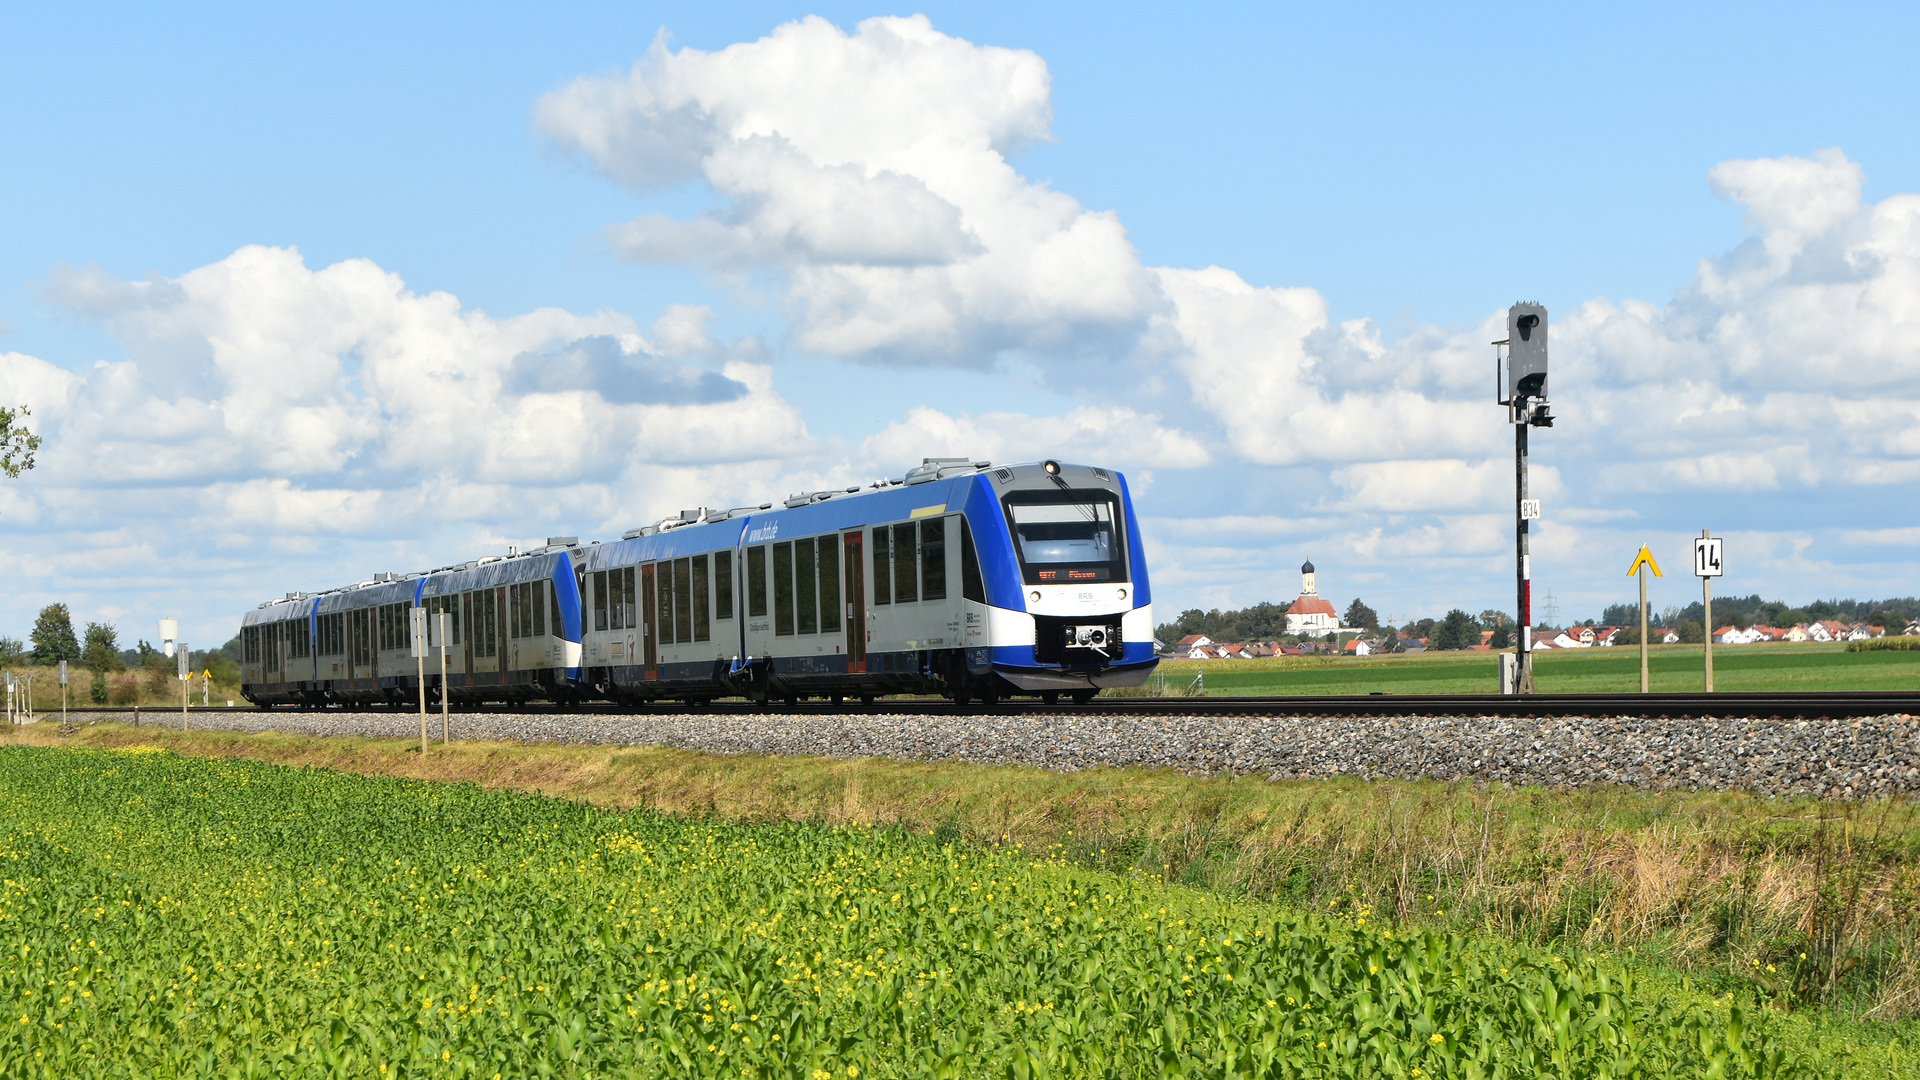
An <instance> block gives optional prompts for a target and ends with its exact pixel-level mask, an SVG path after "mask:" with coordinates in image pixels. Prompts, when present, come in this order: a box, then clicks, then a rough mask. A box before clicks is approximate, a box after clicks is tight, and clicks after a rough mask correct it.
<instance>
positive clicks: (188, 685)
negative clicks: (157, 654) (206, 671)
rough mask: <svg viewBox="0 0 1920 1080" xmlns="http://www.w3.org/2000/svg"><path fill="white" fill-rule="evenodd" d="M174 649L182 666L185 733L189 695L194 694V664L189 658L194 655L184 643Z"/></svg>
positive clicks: (181, 723) (181, 709)
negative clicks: (176, 650)
mask: <svg viewBox="0 0 1920 1080" xmlns="http://www.w3.org/2000/svg"><path fill="white" fill-rule="evenodd" d="M174 648H176V649H178V650H179V651H178V652H176V653H174V656H175V657H176V658H177V659H178V661H179V664H180V730H181V731H185V730H187V695H188V694H191V693H192V692H193V687H192V682H193V662H192V661H191V660H190V659H188V658H189V657H190V656H192V655H193V654H192V652H191V651H190V650H189V649H188V648H187V643H186V642H184V641H182V642H180V643H179V644H178V645H176V646H174Z"/></svg>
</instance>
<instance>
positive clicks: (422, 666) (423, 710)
mask: <svg viewBox="0 0 1920 1080" xmlns="http://www.w3.org/2000/svg"><path fill="white" fill-rule="evenodd" d="M412 613H413V666H414V672H415V675H416V677H417V678H418V679H419V680H420V758H421V760H423V761H424V760H426V756H427V609H426V608H421V607H416V608H413V609H412Z"/></svg>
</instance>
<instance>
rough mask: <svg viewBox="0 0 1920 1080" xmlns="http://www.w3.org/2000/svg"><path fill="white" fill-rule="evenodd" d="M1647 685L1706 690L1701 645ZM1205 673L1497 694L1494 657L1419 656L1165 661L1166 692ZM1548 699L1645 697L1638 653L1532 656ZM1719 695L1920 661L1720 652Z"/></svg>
mask: <svg viewBox="0 0 1920 1080" xmlns="http://www.w3.org/2000/svg"><path fill="white" fill-rule="evenodd" d="M1647 651H1648V661H1647V668H1648V676H1649V681H1650V683H1651V684H1652V688H1653V689H1654V690H1657V691H1684V690H1701V689H1704V688H1705V687H1704V676H1703V674H1702V669H1703V658H1702V656H1701V649H1700V646H1698V645H1654V646H1650V647H1649V648H1648V650H1647ZM1203 669H1204V670H1205V672H1206V689H1207V692H1208V693H1209V694H1219V695H1229V696H1238V695H1262V694H1276V695H1290V694H1373V693H1391V694H1491V693H1495V692H1497V691H1498V690H1499V688H1500V660H1499V657H1498V656H1497V655H1496V654H1494V653H1484V652H1445V653H1416V654H1414V655H1412V656H1406V655H1395V656H1366V657H1350V656H1279V657H1269V658H1262V659H1258V660H1163V661H1161V662H1160V667H1159V671H1160V672H1161V673H1162V674H1163V675H1164V676H1165V678H1166V682H1167V686H1168V690H1169V692H1176V693H1177V692H1178V691H1179V690H1180V689H1181V688H1183V687H1185V686H1186V685H1187V684H1189V683H1190V682H1192V681H1193V677H1194V675H1195V674H1197V673H1198V672H1200V671H1201V670H1203ZM1533 673H1534V683H1535V686H1536V687H1537V688H1538V689H1539V691H1540V692H1541V693H1547V694H1572V693H1588V694H1591V693H1614V692H1618V693H1629V692H1637V691H1638V690H1639V689H1640V650H1639V649H1638V648H1637V647H1634V646H1615V647H1613V648H1607V649H1579V650H1573V649H1568V650H1564V651H1557V652H1556V651H1549V652H1537V653H1535V654H1534V656H1533ZM1713 686H1714V689H1715V690H1728V691H1737V690H1750V691H1767V690H1914V689H1920V652H1912V651H1880V650H1876V651H1861V652H1848V651H1847V650H1846V647H1845V646H1843V645H1839V644H1804V645H1802V644H1787V643H1775V644H1768V645H1721V646H1717V647H1716V648H1715V649H1714V650H1713Z"/></svg>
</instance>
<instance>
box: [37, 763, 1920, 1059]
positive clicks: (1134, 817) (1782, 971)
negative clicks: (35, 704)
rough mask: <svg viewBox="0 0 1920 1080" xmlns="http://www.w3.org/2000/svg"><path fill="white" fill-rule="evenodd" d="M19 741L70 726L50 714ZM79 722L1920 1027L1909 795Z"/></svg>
mask: <svg viewBox="0 0 1920 1080" xmlns="http://www.w3.org/2000/svg"><path fill="white" fill-rule="evenodd" d="M23 738H24V739H26V740H28V741H32V742H36V743H42V744H55V743H60V742H62V740H61V739H59V738H58V736H57V735H56V734H55V733H54V732H53V731H51V730H49V729H45V728H39V727H36V728H33V729H27V732H26V733H25V734H24V735H23ZM70 744H73V745H81V746H95V747H114V746H132V745H151V746H158V747H166V748H169V749H174V750H178V751H180V752H182V753H187V754H196V755H206V756H220V757H246V758H256V759H259V760H264V761H270V762H278V763H283V764H289V765H301V766H314V767H320V768H328V769H337V770H342V771H347V772H355V773H362V774H367V775H380V776H403V777H418V778H423V779H434V780H452V781H469V782H474V783H477V784H480V785H482V786H485V787H489V788H509V789H520V790H527V791H537V792H541V793H545V794H547V795H553V796H560V797H564V798H568V799H574V800H580V801H585V802H590V803H592V804H594V805H598V806H606V807H612V808H630V807H648V808H653V809H657V810H661V811H665V812H668V813H673V814H677V815H683V816H692V817H701V818H713V819H720V820H726V821H734V822H770V821H797V822H805V823H813V824H820V825H830V826H832V825H880V826H892V827H899V828H903V829H905V830H908V831H911V832H921V833H931V834H933V835H935V836H937V837H941V838H952V839H961V840H967V841H971V842H975V843H981V844H990V843H996V842H1002V843H1018V844H1021V845H1024V847H1025V848H1026V849H1027V850H1030V851H1058V852H1060V853H1061V854H1062V855H1063V856H1064V857H1066V858H1068V859H1071V860H1072V861H1074V862H1076V863H1078V864H1082V865H1090V866H1095V867H1099V868H1101V869H1107V870H1115V871H1128V870H1142V871H1146V872H1149V873H1151V874H1154V875H1156V876H1164V877H1166V878H1167V879H1169V880H1172V881H1176V882H1181V883H1185V884H1189V885H1194V886H1199V887H1202V888H1205V889H1208V890H1211V891H1215V892H1223V893H1231V894H1244V895H1249V896H1252V897H1257V898H1262V899H1267V900H1273V901H1277V902H1281V903H1284V904H1286V905H1288V906H1290V907H1294V908H1298V909H1303V910H1314V911H1335V912H1353V911H1356V910H1360V909H1371V910H1373V911H1375V912H1377V913H1378V914H1379V915H1380V916H1383V917H1386V918H1389V919H1391V920H1393V921H1394V922H1396V923H1403V924H1412V925H1418V926H1423V927H1430V928H1434V929H1438V930H1443V931H1453V932H1462V933H1471V934H1488V935H1494V936H1497V937H1500V938H1503V939H1507V940H1511V941H1517V942H1526V943H1531V944H1537V945H1553V946H1557V947H1559V946H1564V947H1577V948H1581V949H1592V950H1599V951H1604V952H1612V953H1618V954H1628V953H1631V955H1633V956H1635V957H1637V958H1638V959H1639V960H1641V961H1643V962H1645V963H1647V964H1648V965H1650V968H1651V969H1652V970H1659V971H1668V972H1672V973H1673V974H1674V976H1675V977H1676V979H1677V978H1680V977H1685V978H1687V979H1690V980H1692V981H1693V982H1694V983H1695V984H1696V985H1699V986H1701V987H1706V988H1711V989H1713V990H1714V991H1715V992H1721V991H1726V990H1730V989H1734V990H1739V991H1741V992H1743V993H1748V992H1751V993H1758V994H1760V995H1763V996H1765V997H1767V998H1768V999H1770V1000H1772V1001H1774V1002H1776V1003H1778V1004H1779V1005H1780V1006H1782V1007H1786V1008H1803V1007H1808V1006H1816V1005H1818V1006H1824V1007H1827V1008H1830V1009H1831V1010H1832V1014H1833V1015H1836V1016H1844V1017H1853V1018H1862V1019H1867V1020H1872V1021H1887V1022H1892V1021H1905V1022H1904V1023H1902V1024H1901V1030H1903V1031H1907V1034H1908V1036H1909V1037H1911V1036H1912V1035H1914V1034H1916V1033H1920V1031H1908V1030H1907V1029H1910V1028H1916V1029H1920V1025H1916V1024H1914V1023H1912V1021H1911V1018H1912V1017H1914V1016H1916V1015H1920V948H1917V947H1916V945H1917V944H1920V942H1916V935H1917V934H1920V914H1917V913H1916V897H1917V896H1920V804H1916V803H1915V802H1914V801H1912V800H1881V801H1878V802H1867V803H1829V802H1819V801H1814V800H1803V799H1794V800H1787V799H1764V798H1758V797H1754V796H1750V795H1745V794H1738V793H1706V794H1684V793H1674V792H1668V793H1649V792H1639V791H1633V790H1628V789H1621V788H1588V789H1578V790H1571V791H1546V790H1541V789H1516V790H1505V789H1500V788H1491V789H1486V790H1479V789H1476V788H1475V787H1474V786H1473V785H1470V784H1447V783H1438V782H1413V781H1361V780H1349V779H1330V780H1318V781H1301V782H1287V783H1268V782H1264V781H1258V780H1248V779H1246V778H1239V779H1230V778H1198V777H1190V776H1185V775H1182V774H1180V773H1177V772H1172V771H1169V770H1148V769H1111V770H1108V769H1099V770H1089V771H1086V772H1080V773H1055V772H1048V771H1045V770H1040V769H1031V768H1019V767H984V766H972V765H959V764H948V763H912V762H895V761H886V760H879V759H863V760H849V761H835V760H826V759H817V758H798V757H758V756H741V757H718V756H714V755H709V754H701V753H695V752H691V751H682V750H670V749H660V748H620V747H604V746H555V745H521V744H509V743H455V744H454V745H453V746H451V747H445V748H443V747H439V746H436V747H434V748H433V750H432V751H431V752H429V753H428V754H427V755H426V757H425V758H424V759H423V758H422V757H421V756H420V754H419V753H418V748H417V745H416V746H414V748H413V749H409V748H408V744H407V743H405V742H403V741H397V740H370V739H349V738H338V739H316V738H309V737H303V736H292V735H281V734H274V733H268V734H260V735H246V734H240V733H234V732H217V731H191V732H187V733H184V734H182V733H180V732H178V731H173V730H160V729H153V728H140V729H135V728H130V727H123V726H116V725H99V726H95V727H89V728H86V729H83V730H82V731H80V732H79V733H78V734H77V735H75V736H74V737H73V738H72V739H71V740H70ZM1803 954H1804V958H1803ZM1816 1015H1824V1012H1818V1013H1816ZM1876 1030H1877V1029H1876ZM1849 1037H1852V1036H1849ZM1861 1037H1865V1036H1861ZM1876 1037H1879V1036H1876Z"/></svg>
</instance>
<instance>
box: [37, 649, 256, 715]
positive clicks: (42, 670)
mask: <svg viewBox="0 0 1920 1080" xmlns="http://www.w3.org/2000/svg"><path fill="white" fill-rule="evenodd" d="M167 665H168V666H167V667H166V668H165V669H161V668H131V669H128V670H125V671H113V672H108V673H106V676H107V679H106V682H107V700H106V701H104V702H96V701H94V700H93V696H92V695H93V672H92V671H89V670H88V669H86V668H83V667H79V666H78V665H75V666H72V667H70V668H69V669H68V671H67V679H68V685H67V704H68V705H69V706H71V707H73V708H76V709H77V708H80V707H82V706H87V707H92V706H95V705H114V706H122V705H124V706H126V707H128V708H132V707H133V706H135V705H138V706H140V707H141V708H143V709H144V708H160V709H165V708H173V709H178V708H179V707H180V679H179V676H178V674H177V673H176V670H175V668H174V667H173V666H172V665H173V662H172V661H171V660H169V661H168V662H167ZM7 670H8V671H11V672H13V677H14V680H15V682H16V684H18V685H17V687H16V689H15V690H14V700H13V704H14V708H16V709H19V710H21V711H23V712H24V711H25V710H26V707H27V700H26V689H25V681H26V680H27V679H28V678H29V677H31V678H32V679H33V712H34V715H35V716H42V717H44V716H48V715H52V716H55V717H58V716H59V715H60V669H59V668H57V667H53V666H40V665H33V664H26V665H21V666H19V667H9V668H7ZM228 670H234V671H237V670H238V669H234V668H231V667H229V669H228ZM200 683H201V679H200V672H199V671H198V670H196V671H195V672H194V673H193V678H192V680H190V687H189V691H188V698H189V700H190V701H191V703H192V704H194V705H199V704H202V700H201V699H202V697H203V696H204V697H205V699H206V703H207V704H212V705H226V704H228V703H230V702H238V703H241V704H244V703H245V702H244V700H243V699H242V698H241V697H240V684H239V683H238V682H232V683H227V682H221V681H220V680H219V679H215V680H213V685H212V686H211V687H210V688H209V689H208V692H207V693H206V694H204V695H202V693H201V685H200Z"/></svg>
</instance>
